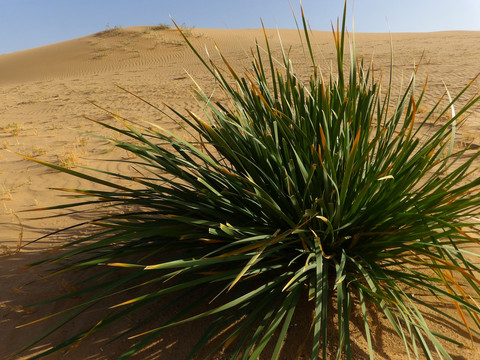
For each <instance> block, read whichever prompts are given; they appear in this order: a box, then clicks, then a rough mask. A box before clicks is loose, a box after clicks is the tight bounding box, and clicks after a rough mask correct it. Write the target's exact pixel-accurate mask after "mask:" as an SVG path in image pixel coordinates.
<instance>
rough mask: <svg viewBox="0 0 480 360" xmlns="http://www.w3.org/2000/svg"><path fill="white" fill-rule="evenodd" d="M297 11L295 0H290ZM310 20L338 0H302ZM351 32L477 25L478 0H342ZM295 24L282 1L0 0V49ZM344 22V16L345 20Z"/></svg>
mask: <svg viewBox="0 0 480 360" xmlns="http://www.w3.org/2000/svg"><path fill="white" fill-rule="evenodd" d="M290 1H291V3H292V5H293V7H294V9H295V10H296V11H297V12H298V9H299V0H290ZM303 6H304V9H305V12H306V16H307V19H308V20H309V22H310V24H311V27H312V28H313V29H315V30H329V29H330V21H331V20H335V19H336V18H337V16H339V15H341V12H342V8H343V1H342V0H303ZM348 10H349V14H350V16H351V14H352V10H353V13H354V18H355V31H356V32H388V31H389V30H391V31H392V32H424V31H440V30H479V31H480V0H349V3H348ZM169 15H172V17H173V18H174V19H175V21H177V22H178V23H179V24H183V23H184V24H186V25H188V26H194V27H197V28H204V27H205V28H228V29H239V28H256V27H259V25H260V18H262V19H263V21H264V23H265V26H266V27H279V28H294V27H295V23H294V21H293V17H292V14H291V10H290V5H289V2H288V0H0V54H2V53H8V52H14V51H18V50H23V49H28V48H32V47H37V46H43V45H47V44H51V43H55V42H59V41H63V40H68V39H73V38H76V37H80V36H84V35H89V34H92V33H95V32H98V31H101V30H104V29H106V28H107V27H108V26H110V27H114V26H122V27H127V26H135V25H156V24H159V23H167V24H170V19H169ZM349 24H351V17H350V20H349Z"/></svg>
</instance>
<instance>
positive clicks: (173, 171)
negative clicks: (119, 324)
mask: <svg viewBox="0 0 480 360" xmlns="http://www.w3.org/2000/svg"><path fill="white" fill-rule="evenodd" d="M345 8H346V6H345ZM345 12H346V11H345V10H344V14H343V22H342V24H341V28H339V26H338V25H337V29H336V31H335V30H334V31H333V33H334V40H335V46H336V51H337V65H338V72H335V73H333V72H330V74H329V76H327V77H323V76H322V75H321V72H320V70H319V68H318V67H317V66H316V64H315V60H314V59H315V58H314V55H313V52H312V48H311V41H310V38H309V32H308V31H307V29H306V23H305V17H304V14H303V12H302V20H303V25H304V28H305V31H304V37H305V40H306V45H307V46H306V49H308V51H309V53H310V55H311V56H310V58H311V61H312V64H313V72H312V74H311V76H310V80H309V81H308V82H307V83H302V82H301V81H300V80H299V78H298V77H297V75H296V74H295V73H294V71H293V68H292V64H291V62H290V60H289V59H288V57H287V56H286V55H285V53H283V52H282V53H283V59H281V60H280V61H277V59H275V58H274V57H273V55H272V50H271V48H270V46H269V43H268V40H267V37H266V36H265V41H266V50H265V51H263V50H262V48H261V47H260V46H258V45H257V47H256V49H255V51H254V52H253V53H254V57H253V61H252V71H251V72H248V73H246V74H245V75H243V76H242V75H240V74H238V73H237V72H236V71H235V70H234V69H233V68H232V67H231V66H230V64H229V63H228V61H227V59H225V58H224V57H223V55H222V53H221V52H219V54H220V57H221V59H222V60H223V63H222V67H221V66H218V65H216V64H215V63H214V62H213V61H212V60H211V59H210V58H207V59H204V58H202V56H201V55H199V53H198V52H197V51H196V50H195V49H194V47H193V46H192V45H191V44H190V42H189V40H188V38H186V37H185V41H186V42H187V43H188V44H189V45H190V46H191V47H192V50H193V51H194V52H195V54H196V55H197V56H198V58H199V59H200V61H202V62H203V64H204V65H205V66H206V67H207V69H208V70H209V71H210V73H211V74H212V77H213V79H214V80H215V81H216V82H217V83H218V84H219V85H220V87H221V89H222V90H223V92H224V94H225V95H226V97H227V99H228V101H226V102H224V103H215V102H213V101H212V100H211V99H210V98H209V96H207V95H206V94H205V93H204V92H203V91H202V90H201V89H197V96H198V98H199V100H200V103H201V104H203V106H204V108H205V112H204V114H202V115H201V116H200V115H195V114H193V113H189V115H190V116H184V115H182V114H181V113H180V112H178V111H177V110H175V109H173V108H171V109H170V110H171V111H172V112H173V117H174V118H175V120H176V121H182V122H184V123H185V124H186V125H188V127H189V128H190V129H191V134H195V137H196V141H187V140H185V139H183V138H181V137H179V136H178V135H176V134H173V133H170V132H168V131H166V130H164V129H162V128H161V127H160V126H159V124H153V123H152V124H147V125H145V126H144V127H143V126H141V125H138V124H137V125H135V126H133V125H132V124H131V123H130V122H129V121H128V120H127V119H123V118H121V117H119V116H115V117H116V119H117V120H118V121H119V126H117V125H110V124H107V123H100V124H102V125H103V126H105V127H107V128H109V129H112V130H114V131H117V132H118V133H120V134H122V135H124V136H126V137H128V138H131V139H132V141H131V142H127V141H122V140H113V139H112V140H111V141H115V142H116V145H117V146H118V147H120V148H122V149H125V150H127V151H129V152H131V153H132V154H134V155H136V159H134V160H126V162H127V163H129V164H131V165H132V166H133V167H134V168H136V169H139V171H138V174H139V175H138V176H136V177H130V176H125V175H123V174H117V173H108V172H107V173H105V172H101V173H102V174H103V175H105V174H106V175H109V176H111V177H112V180H100V179H99V178H98V177H97V176H95V174H93V175H87V174H86V173H82V172H77V171H74V170H72V169H62V168H59V167H58V166H56V165H53V164H47V163H44V164H45V165H47V166H49V167H52V168H54V169H57V170H61V171H63V172H65V173H68V174H71V175H74V176H77V177H80V178H83V179H87V180H90V181H92V182H95V183H97V184H99V185H102V186H105V189H104V190H71V191H74V196H78V197H79V199H80V200H78V202H77V203H75V204H73V205H72V204H69V205H66V206H65V207H67V208H71V209H75V208H76V206H80V205H87V204H107V203H108V204H113V205H118V206H121V207H122V209H123V210H125V209H127V210H128V209H129V211H127V213H125V212H122V213H119V214H113V215H105V216H104V217H101V218H98V219H94V221H92V223H94V224H95V225H96V226H97V227H98V232H94V233H92V234H91V235H90V236H87V237H84V238H82V239H81V240H77V241H75V242H73V243H70V244H66V245H65V246H64V248H65V249H67V250H68V249H70V250H68V251H66V252H62V253H61V254H60V255H58V256H57V257H55V258H53V259H51V261H57V260H64V259H77V260H75V261H74V262H72V263H70V264H71V265H66V270H79V269H80V270H82V269H86V268H89V267H93V266H96V267H97V268H98V271H100V272H101V271H103V272H104V275H106V274H109V273H111V272H113V271H114V270H115V269H116V268H117V267H121V268H126V271H128V275H127V276H124V277H122V278H120V279H118V280H116V281H113V282H112V281H110V282H108V283H102V282H101V279H102V277H101V276H98V277H96V278H94V279H93V280H92V283H90V284H87V285H85V284H84V285H83V288H82V289H81V290H79V291H80V292H82V293H84V292H88V291H89V292H91V298H90V300H89V301H88V302H85V303H84V304H83V305H81V306H79V307H77V308H75V309H72V311H71V312H70V313H68V314H67V315H65V317H64V318H63V320H61V321H60V323H59V324H61V323H63V322H67V321H69V319H71V318H72V317H74V316H76V314H77V313H79V312H81V311H82V310H84V309H86V308H88V307H90V306H91V305H92V304H94V303H95V302H97V301H100V300H102V299H104V298H105V297H108V296H111V297H112V298H116V297H117V296H118V295H119V294H121V293H122V292H125V291H127V290H128V291H129V293H130V292H131V291H132V289H135V290H136V295H135V296H134V297H133V298H131V299H129V300H128V301H124V302H122V303H118V304H116V305H115V306H113V307H112V308H111V309H110V313H109V315H108V317H106V318H105V319H103V321H102V322H99V321H98V320H99V319H96V320H95V321H93V323H92V328H91V329H85V331H84V332H83V333H81V334H79V335H78V336H77V337H75V338H72V339H70V340H68V341H66V342H64V343H61V344H58V345H57V346H55V347H54V348H53V349H51V350H49V351H46V352H45V353H43V354H41V355H39V357H41V356H43V355H45V354H47V353H51V352H54V351H57V350H59V349H61V348H64V347H67V346H70V345H71V344H73V343H75V342H76V341H80V340H81V339H82V338H83V337H85V336H88V335H89V334H90V333H92V332H95V331H97V330H98V329H100V328H102V327H104V326H107V325H109V324H110V323H111V322H113V321H116V320H117V321H118V320H119V319H121V318H122V317H123V316H124V315H126V314H128V313H129V312H130V311H133V310H136V309H138V308H141V307H149V306H152V305H151V304H154V303H155V301H157V300H158V299H160V298H162V297H164V296H170V298H171V296H172V294H178V298H181V297H182V296H183V295H184V293H185V292H186V291H187V292H192V293H194V292H197V291H199V292H200V293H201V294H202V296H203V297H200V296H199V299H200V301H199V302H202V301H203V302H211V308H210V309H209V310H208V311H203V312H202V311H199V310H197V308H198V305H199V303H198V302H197V303H192V304H188V305H187V306H186V307H185V308H184V309H183V310H182V311H180V312H179V313H178V314H175V315H174V316H172V318H171V319H170V320H169V321H167V322H165V323H151V324H150V325H151V330H149V331H147V332H143V333H141V334H138V333H136V329H135V328H134V329H126V331H125V333H124V334H123V335H124V336H128V337H133V338H137V339H138V342H137V344H136V345H135V346H133V347H132V348H131V350H130V351H129V352H127V353H125V354H124V355H123V356H122V358H127V357H129V356H130V355H132V354H134V353H136V352H138V351H139V350H140V349H142V348H143V347H145V346H147V345H148V344H150V343H151V342H152V341H154V339H155V338H156V337H157V336H159V334H160V333H161V332H162V331H165V330H167V329H168V328H169V327H171V326H174V325H176V324H182V323H185V322H189V321H192V320H195V319H199V318H206V317H208V319H209V321H211V326H210V327H209V328H208V329H207V331H206V333H205V335H204V336H203V337H202V339H201V340H200V341H199V343H198V345H197V347H195V349H193V351H192V355H194V354H195V352H196V351H197V350H198V349H200V348H202V347H203V346H204V345H205V344H206V343H207V342H208V340H209V339H211V338H213V337H214V336H216V335H217V334H218V333H221V334H222V338H221V339H222V340H221V341H222V342H223V344H225V346H229V347H230V349H231V350H230V351H231V358H232V359H236V358H237V357H238V358H241V359H252V360H253V359H257V358H259V356H260V355H261V354H262V353H264V350H265V348H266V346H267V344H268V343H270V342H271V343H272V344H271V345H270V348H269V349H270V350H269V356H271V358H272V359H277V358H281V350H282V344H283V342H284V340H285V338H286V337H288V334H289V327H290V325H291V321H292V317H293V315H294V312H295V310H296V309H297V306H298V304H299V302H300V301H301V300H302V298H305V297H308V301H309V304H311V306H312V309H313V310H314V311H313V314H314V315H313V317H314V318H313V319H312V320H313V327H312V331H311V332H310V335H311V336H312V340H313V341H312V344H313V348H312V349H311V352H312V358H314V359H317V358H318V357H320V358H321V359H326V357H327V345H329V341H330V340H329V339H331V336H332V334H331V333H329V332H328V331H327V321H328V319H329V318H333V317H336V318H337V319H338V342H339V343H338V352H337V355H336V356H337V358H340V357H341V356H346V358H348V359H350V358H352V352H351V342H350V330H349V321H350V314H351V313H352V311H357V312H358V313H359V314H361V317H363V320H364V327H365V334H366V341H367V343H368V348H369V353H370V358H373V356H374V351H373V344H372V339H371V330H370V316H369V313H370V312H373V311H375V312H381V313H383V315H384V316H385V317H386V319H388V321H389V323H390V324H391V327H392V328H393V329H394V331H395V332H396V333H397V334H398V336H399V338H400V339H401V340H402V341H403V342H404V344H405V348H406V351H407V353H408V354H409V357H414V358H416V357H419V356H420V355H421V354H422V353H423V354H424V355H425V356H426V357H427V358H429V359H433V358H434V355H433V354H434V353H435V352H436V353H438V355H439V356H440V357H441V358H445V359H450V358H451V357H450V356H449V355H448V353H447V352H446V351H445V350H444V348H443V346H442V343H441V342H442V341H451V342H453V343H456V344H457V345H461V344H459V343H457V342H456V341H455V340H453V339H451V338H449V336H448V335H447V334H441V333H436V332H434V331H433V330H431V325H429V323H428V321H427V320H426V319H425V317H424V316H423V315H422V310H424V309H427V310H429V311H431V312H434V313H436V314H437V315H438V317H445V318H446V320H448V321H451V322H453V323H457V324H459V325H460V326H462V327H465V328H466V329H467V330H468V333H470V334H471V335H472V334H475V333H477V331H476V329H477V328H478V327H479V326H480V317H479V313H480V309H479V308H478V306H477V301H476V299H478V297H479V296H480V281H479V280H477V278H476V274H477V272H478V270H479V269H478V267H477V266H475V265H474V264H473V263H472V262H471V260H470V259H471V258H472V257H475V256H478V255H477V254H474V253H470V252H468V251H467V250H465V246H464V244H471V243H473V244H475V245H477V239H476V235H475V234H473V232H474V226H475V225H476V223H477V222H478V219H477V218H476V216H478V215H479V214H478V213H479V209H480V197H479V194H478V190H479V185H480V179H478V178H474V179H470V177H469V175H471V173H472V165H473V164H474V161H475V160H476V159H477V157H478V156H479V152H473V151H470V150H468V149H467V148H466V149H461V150H455V149H454V148H453V147H452V141H453V138H454V135H455V133H454V130H452V129H454V125H455V124H456V122H457V121H458V119H459V117H461V116H462V114H465V113H466V112H467V111H468V110H469V109H471V108H472V106H473V105H474V104H475V103H476V102H477V100H478V99H479V98H478V97H476V98H473V99H471V100H470V101H468V102H467V103H466V104H465V105H464V106H463V107H462V108H461V110H459V111H458V112H457V113H456V115H454V116H453V117H452V118H451V119H450V120H449V121H447V122H445V121H443V120H441V118H445V117H444V116H443V115H444V114H445V113H446V112H447V111H450V108H452V107H453V106H454V104H455V103H456V102H457V100H458V99H459V97H460V96H461V95H462V94H464V92H465V91H466V90H467V88H468V87H469V86H470V85H468V86H467V87H466V88H465V89H464V90H463V91H462V92H461V93H460V94H459V95H458V96H456V97H455V98H454V99H453V100H451V101H450V103H449V104H448V105H447V106H445V107H443V108H441V102H440V101H439V102H438V103H437V105H436V106H434V107H433V108H432V109H431V111H430V112H428V113H427V114H426V115H425V116H424V117H423V118H422V119H418V118H416V109H417V108H418V106H419V104H420V103H421V101H422V98H423V95H424V91H425V88H423V90H422V91H421V92H420V94H419V95H418V96H417V97H416V100H415V99H414V94H413V93H414V80H415V76H412V79H411V81H410V82H409V84H408V86H407V87H406V89H405V91H403V92H402V93H401V95H400V96H399V97H398V99H397V100H396V101H393V100H392V99H391V97H392V84H391V83H390V84H389V85H388V87H387V88H386V90H384V91H382V90H381V89H382V88H381V84H380V82H378V81H376V80H375V78H374V74H373V71H372V67H371V66H365V65H364V63H363V61H359V60H357V58H356V57H355V47H354V43H352V44H351V51H350V62H349V66H345V64H344V47H345V40H346V30H345V17H346V14H345ZM152 106H153V105H152ZM159 111H160V110H159ZM432 123H433V124H436V125H438V126H437V129H438V130H436V131H432V130H431V129H432V128H431V127H430V126H429V125H428V124H432ZM120 125H121V126H120ZM197 134H198V135H197ZM34 161H37V162H40V163H43V162H41V161H38V160H34ZM118 179H121V180H122V183H125V182H129V181H131V182H132V183H134V184H135V185H134V186H127V185H120V184H119V182H118ZM61 207H62V206H58V207H57V208H61ZM92 220H93V219H92ZM127 257H128V261H126V260H125V258H127ZM67 264H69V263H67ZM102 269H103V270H102ZM413 293H417V294H418V293H426V294H428V295H431V296H432V297H433V298H434V299H437V300H438V301H443V302H446V303H451V304H452V305H453V306H455V307H456V309H457V310H458V317H451V316H448V315H445V314H444V313H443V312H442V311H441V310H440V309H438V308H437V307H435V306H433V305H432V304H431V303H429V302H427V301H425V300H422V299H424V298H423V297H419V296H415V295H413ZM73 295H75V293H74V294H73ZM174 299H176V298H175V297H174ZM354 300H355V301H354ZM174 301H175V300H174ZM354 303H355V304H356V305H355V306H354V305H353V304H354ZM332 309H334V311H336V313H332ZM59 324H57V325H56V327H58V326H59ZM232 324H235V325H234V326H231V325H232ZM53 330H54V329H52V331H53ZM477 334H478V333H477ZM46 335H47V333H46V334H45V336H46ZM472 336H473V335H472ZM40 340H41V339H37V341H40Z"/></svg>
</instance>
